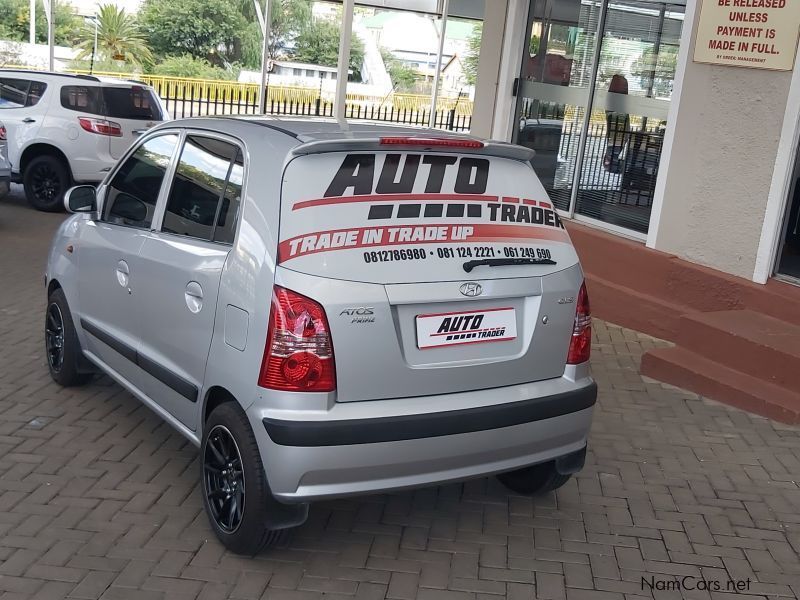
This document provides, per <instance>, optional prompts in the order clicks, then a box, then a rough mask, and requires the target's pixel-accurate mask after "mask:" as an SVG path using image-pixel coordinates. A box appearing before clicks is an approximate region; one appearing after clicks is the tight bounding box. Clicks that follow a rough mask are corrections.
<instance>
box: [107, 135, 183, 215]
mask: <svg viewBox="0 0 800 600" xmlns="http://www.w3.org/2000/svg"><path fill="white" fill-rule="evenodd" d="M177 145H178V136H177V135H176V134H168V135H162V136H158V137H154V138H150V139H149V140H147V141H146V142H145V143H144V144H142V145H141V146H139V148H138V149H137V150H136V151H135V152H134V153H133V154H132V155H131V156H130V157H129V158H128V159H127V160H126V161H125V162H124V163H123V164H122V166H121V167H120V168H119V170H118V171H117V173H116V174H115V175H114V178H113V179H112V180H111V183H110V184H109V185H108V191H107V192H106V201H105V206H104V207H103V220H104V221H108V222H109V223H116V224H118V225H128V226H130V227H142V228H145V229H146V228H148V227H150V224H151V223H152V222H153V213H155V210H156V202H157V201H158V193H159V191H160V190H161V184H162V183H163V181H164V174H165V173H166V172H167V167H169V162H170V160H171V159H172V154H173V153H174V151H175V147H176V146H177Z"/></svg>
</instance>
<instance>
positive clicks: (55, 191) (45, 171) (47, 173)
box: [22, 155, 70, 212]
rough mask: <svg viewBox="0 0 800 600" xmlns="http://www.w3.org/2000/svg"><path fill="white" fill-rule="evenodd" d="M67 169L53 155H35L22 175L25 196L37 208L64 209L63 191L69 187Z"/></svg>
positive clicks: (48, 209) (48, 210) (52, 210)
mask: <svg viewBox="0 0 800 600" xmlns="http://www.w3.org/2000/svg"><path fill="white" fill-rule="evenodd" d="M69 182H70V175H69V170H68V169H67V167H66V166H65V165H64V163H63V162H61V161H60V160H59V159H58V158H56V157H55V156H48V155H45V156H37V157H36V158H34V159H33V160H32V161H31V162H29V163H28V166H27V167H25V173H23V175H22V183H23V185H24V186H25V197H26V198H27V199H28V202H29V203H30V205H31V206H33V207H34V208H35V209H37V210H43V211H46V212H58V211H60V210H63V209H64V193H65V192H66V191H67V188H69Z"/></svg>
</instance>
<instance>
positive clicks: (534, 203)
mask: <svg viewBox="0 0 800 600" xmlns="http://www.w3.org/2000/svg"><path fill="white" fill-rule="evenodd" d="M522 203H523V204H529V205H530V206H536V200H528V199H527V198H525V199H524V200H523V201H522Z"/></svg>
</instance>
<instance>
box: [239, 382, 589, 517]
mask: <svg viewBox="0 0 800 600" xmlns="http://www.w3.org/2000/svg"><path fill="white" fill-rule="evenodd" d="M537 392H540V393H537ZM541 392H545V393H541ZM547 392H549V393H547ZM596 396H597V387H596V385H595V384H594V382H593V381H592V380H591V379H590V378H588V377H585V378H582V379H580V380H577V381H571V380H569V379H567V378H560V379H557V380H550V381H547V382H538V383H536V384H526V385H519V386H509V387H505V388H496V389H493V390H480V391H475V392H465V393H457V394H447V395H443V396H433V397H428V398H414V399H407V400H404V399H398V400H381V401H371V402H351V403H342V404H337V405H336V406H335V407H334V408H332V409H331V410H329V411H322V412H324V414H320V412H321V411H285V410H274V411H273V410H268V409H259V408H258V402H256V403H255V404H254V405H252V406H251V407H250V408H249V409H248V411H247V412H248V417H249V418H250V421H251V425H252V427H253V431H254V432H256V437H257V440H258V444H259V448H260V450H261V457H262V461H263V463H264V467H265V469H266V472H267V477H268V480H269V484H270V488H271V490H272V493H273V495H274V496H275V497H276V498H277V499H278V500H280V501H282V502H306V501H309V500H319V499H325V498H332V497H339V496H347V495H356V494H366V493H374V492H382V491H387V490H395V489H401V488H408V487H417V486H423V485H432V484H438V483H443V482H448V481H457V480H463V479H468V478H471V477H479V476H483V475H487V474H492V473H499V472H502V471H509V470H513V469H518V468H521V467H525V466H528V465H532V464H536V463H541V462H547V461H550V460H554V459H559V458H561V457H567V456H568V455H573V454H575V453H580V452H581V451H582V449H583V448H585V446H586V438H587V435H588V432H589V428H590V425H591V417H592V411H593V406H594V403H595V400H596ZM354 405H356V406H354ZM422 406H427V409H428V410H424V409H421V407H422ZM431 408H433V409H434V410H430V409H431ZM414 409H416V410H414ZM437 409H438V410H437ZM387 411H390V412H391V414H387ZM290 413H291V414H290ZM299 413H306V414H305V415H302V414H299ZM370 415H372V416H370ZM356 416H358V418H348V417H356ZM290 417H291V418H290ZM341 417H344V418H341Z"/></svg>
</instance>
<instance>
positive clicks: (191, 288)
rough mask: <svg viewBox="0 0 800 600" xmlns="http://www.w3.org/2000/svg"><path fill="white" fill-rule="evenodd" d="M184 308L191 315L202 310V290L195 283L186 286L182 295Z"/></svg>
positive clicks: (191, 282)
mask: <svg viewBox="0 0 800 600" xmlns="http://www.w3.org/2000/svg"><path fill="white" fill-rule="evenodd" d="M183 299H184V300H185V301H186V307H187V308H188V309H189V310H190V311H191V312H193V313H199V312H200V309H202V308H203V288H202V287H201V286H200V284H199V283H197V282H196V281H190V282H189V283H187V284H186V291H185V292H184V294H183Z"/></svg>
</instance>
